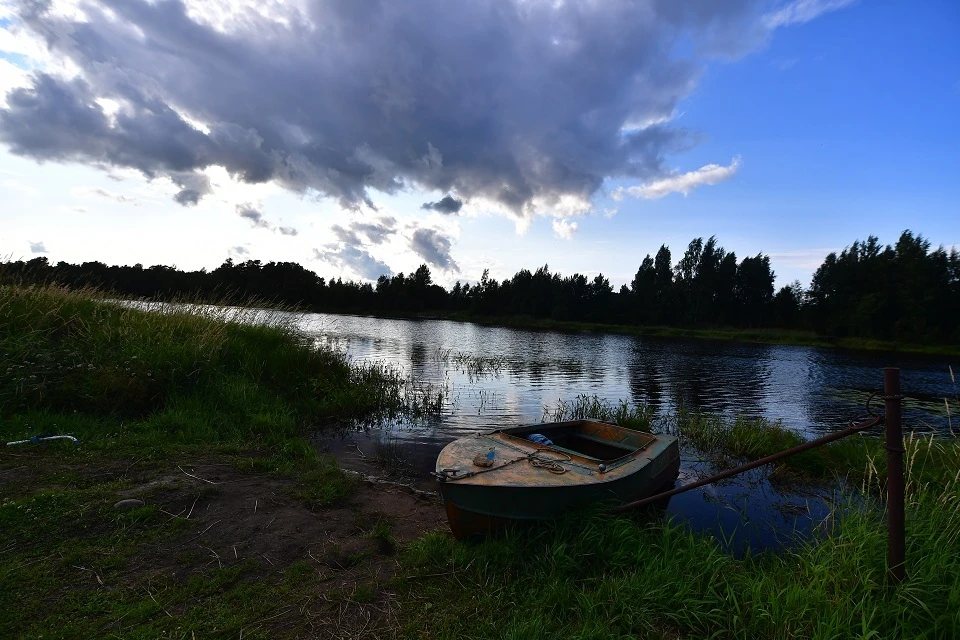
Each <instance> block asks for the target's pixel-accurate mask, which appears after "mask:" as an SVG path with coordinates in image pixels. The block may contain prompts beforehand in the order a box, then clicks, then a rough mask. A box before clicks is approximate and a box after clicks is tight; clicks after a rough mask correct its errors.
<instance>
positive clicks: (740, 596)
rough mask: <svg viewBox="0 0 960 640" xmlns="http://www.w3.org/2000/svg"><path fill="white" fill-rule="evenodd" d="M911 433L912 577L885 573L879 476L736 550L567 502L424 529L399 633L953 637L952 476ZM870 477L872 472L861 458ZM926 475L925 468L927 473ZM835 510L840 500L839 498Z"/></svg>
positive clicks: (958, 614)
mask: <svg viewBox="0 0 960 640" xmlns="http://www.w3.org/2000/svg"><path fill="white" fill-rule="evenodd" d="M957 448H958V447H957V443H956V442H942V441H937V440H935V439H933V438H924V439H914V440H909V441H908V443H907V450H908V453H907V460H908V465H907V468H908V484H907V522H908V526H907V562H908V566H907V579H906V581H905V582H904V583H902V584H901V585H899V586H896V587H890V586H888V585H887V583H886V579H885V575H886V565H885V550H886V531H885V527H884V525H883V518H882V515H881V512H880V511H878V510H877V508H876V507H875V502H876V501H882V500H883V498H884V496H883V485H882V483H880V482H879V481H878V479H877V476H876V475H871V476H870V479H869V481H867V485H866V487H865V489H866V492H867V495H868V496H870V498H869V499H868V500H867V501H864V500H857V501H850V502H849V503H847V506H845V507H842V508H841V507H838V511H837V512H836V513H835V514H834V517H833V518H832V519H831V521H830V522H832V523H833V524H829V523H828V524H825V525H824V527H823V531H822V535H821V536H819V537H817V538H814V539H811V540H809V541H807V542H806V543H805V544H803V545H800V546H798V547H796V548H793V549H787V550H783V551H781V552H779V553H763V554H757V555H748V556H746V557H744V558H739V559H738V558H735V557H733V556H732V555H730V554H728V553H726V552H724V551H723V550H722V548H721V545H720V544H719V543H718V542H716V541H714V540H712V539H710V538H705V537H702V536H700V535H697V534H694V533H692V532H690V531H687V530H686V529H685V528H684V527H683V526H681V525H680V524H678V523H664V522H663V521H662V520H661V519H660V516H659V515H657V514H652V515H651V514H648V515H646V516H644V515H642V514H641V515H638V516H634V517H614V516H610V515H605V514H603V513H599V512H597V513H587V514H575V515H573V516H571V517H570V518H568V519H566V520H564V521H562V522H558V523H555V524H549V525H545V526H543V527H540V528H538V529H536V530H533V531H529V530H528V531H524V532H516V531H515V532H511V533H509V534H508V535H506V536H504V537H502V538H499V539H494V540H487V541H484V542H482V543H479V544H471V543H459V542H456V541H454V540H452V539H451V538H450V537H449V536H445V535H442V534H433V535H430V536H428V537H426V538H424V539H422V540H420V541H419V542H417V543H416V544H414V545H413V546H411V547H410V548H409V549H407V550H406V552H405V553H404V554H403V556H402V562H403V565H404V568H405V570H406V571H405V574H406V577H405V578H404V579H401V580H399V581H398V584H397V588H398V589H400V590H401V594H402V596H401V602H402V603H403V605H404V611H405V612H406V615H407V617H406V619H405V626H404V633H405V634H406V637H430V638H491V637H501V638H540V637H567V638H665V637H666V638H680V637H692V638H707V637H713V638H931V639H935V638H948V637H958V635H960V478H958V477H957V475H956V467H949V466H941V467H939V471H938V472H937V473H935V474H934V473H931V472H930V471H929V470H921V469H919V465H920V463H919V462H918V461H919V460H920V459H921V456H922V453H921V452H922V451H923V450H930V451H933V450H942V452H941V453H942V455H943V456H944V457H945V458H949V459H952V460H955V459H956V456H957ZM865 475H870V473H869V471H866V472H865ZM921 478H926V480H922V479H921ZM841 509H842V511H841Z"/></svg>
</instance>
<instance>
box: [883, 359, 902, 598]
mask: <svg viewBox="0 0 960 640" xmlns="http://www.w3.org/2000/svg"><path fill="white" fill-rule="evenodd" d="M883 398H884V401H885V413H886V424H887V433H886V447H887V580H888V581H889V582H890V583H892V584H896V583H899V582H902V581H903V578H904V555H905V546H906V544H905V542H904V516H903V503H904V498H903V493H904V489H903V454H904V449H903V425H902V422H901V413H900V369H899V368H897V367H885V368H884V370H883Z"/></svg>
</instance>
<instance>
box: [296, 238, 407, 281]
mask: <svg viewBox="0 0 960 640" xmlns="http://www.w3.org/2000/svg"><path fill="white" fill-rule="evenodd" d="M313 257H314V258H315V259H317V260H322V261H324V262H328V263H330V264H332V265H334V266H336V267H340V268H347V269H350V270H351V271H353V272H354V273H356V274H358V275H359V276H360V277H362V278H365V279H367V280H376V279H377V278H379V277H380V276H383V275H386V276H392V275H393V270H392V269H391V268H390V267H388V266H387V264H386V263H385V262H382V261H380V260H377V259H376V258H374V257H373V256H372V255H370V253H369V252H368V251H367V250H365V249H361V248H360V247H354V246H338V245H336V244H332V245H327V246H326V247H324V248H323V249H322V250H320V249H314V250H313Z"/></svg>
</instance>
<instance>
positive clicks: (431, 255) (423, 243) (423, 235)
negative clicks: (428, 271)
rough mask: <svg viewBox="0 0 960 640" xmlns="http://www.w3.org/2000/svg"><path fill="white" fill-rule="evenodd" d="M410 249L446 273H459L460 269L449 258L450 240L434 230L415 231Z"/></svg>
mask: <svg viewBox="0 0 960 640" xmlns="http://www.w3.org/2000/svg"><path fill="white" fill-rule="evenodd" d="M410 248H411V249H413V251H414V252H415V253H416V254H417V255H418V256H420V257H421V258H423V259H424V260H426V261H427V262H428V263H430V264H432V265H433V266H435V267H439V268H441V269H445V270H447V271H459V270H460V267H458V266H457V263H456V262H455V261H454V260H453V258H452V257H451V256H450V238H448V237H447V236H445V235H443V234H442V233H440V232H439V231H437V230H436V229H417V230H416V231H414V232H413V236H411V238H410Z"/></svg>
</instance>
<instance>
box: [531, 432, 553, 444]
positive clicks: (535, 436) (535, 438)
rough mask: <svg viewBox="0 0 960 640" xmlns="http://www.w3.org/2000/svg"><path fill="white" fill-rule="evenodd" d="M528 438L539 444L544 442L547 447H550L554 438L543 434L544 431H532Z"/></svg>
mask: <svg viewBox="0 0 960 640" xmlns="http://www.w3.org/2000/svg"><path fill="white" fill-rule="evenodd" d="M527 440H530V441H531V442H536V443H537V444H542V445H543V446H545V447H549V446H550V445H552V444H553V440H551V439H550V438H548V437H547V436H545V435H543V434H542V433H531V434H530V435H528V436H527Z"/></svg>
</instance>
